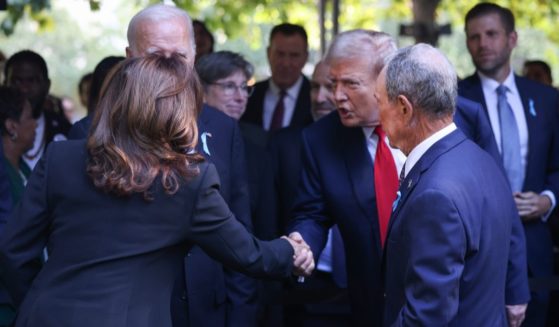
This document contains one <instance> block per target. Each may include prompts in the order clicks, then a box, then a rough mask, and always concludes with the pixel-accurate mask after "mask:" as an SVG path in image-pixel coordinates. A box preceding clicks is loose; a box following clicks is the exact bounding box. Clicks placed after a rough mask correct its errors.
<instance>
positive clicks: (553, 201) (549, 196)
mask: <svg viewBox="0 0 559 327" xmlns="http://www.w3.org/2000/svg"><path fill="white" fill-rule="evenodd" d="M540 195H545V196H547V197H548V198H549V200H550V201H551V208H549V210H548V211H547V212H546V213H545V215H543V216H541V220H542V221H543V222H544V223H545V222H547V220H548V219H549V216H550V215H551V213H552V212H553V209H555V205H556V204H557V202H556V200H555V195H554V194H553V192H551V191H550V190H545V191H543V192H541V193H540Z"/></svg>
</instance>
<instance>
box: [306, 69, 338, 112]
mask: <svg viewBox="0 0 559 327" xmlns="http://www.w3.org/2000/svg"><path fill="white" fill-rule="evenodd" d="M331 89H332V83H331V82H330V80H329V79H328V66H327V65H326V64H325V63H323V62H320V63H318V65H316V67H315V69H314V73H313V75H312V79H311V113H312V116H313V118H314V120H315V121H316V120H318V119H320V118H322V117H324V116H326V115H327V114H329V113H330V112H332V111H333V110H335V109H336V106H335V105H334V102H333V99H332V98H333V95H332V91H331Z"/></svg>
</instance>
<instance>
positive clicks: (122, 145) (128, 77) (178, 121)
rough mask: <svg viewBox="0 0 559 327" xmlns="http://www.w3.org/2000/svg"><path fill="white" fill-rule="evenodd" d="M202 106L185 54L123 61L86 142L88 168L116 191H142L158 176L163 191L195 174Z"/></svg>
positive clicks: (111, 79)
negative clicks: (199, 115) (198, 123)
mask: <svg viewBox="0 0 559 327" xmlns="http://www.w3.org/2000/svg"><path fill="white" fill-rule="evenodd" d="M201 106H202V90H201V86H200V82H199V81H198V77H197V75H196V74H195V72H194V69H193V67H192V65H191V64H189V63H188V61H187V60H186V58H185V57H183V56H181V55H179V54H173V55H171V56H170V57H164V56H162V55H159V54H151V55H148V56H146V57H137V58H131V59H126V60H124V61H122V62H121V63H120V64H119V65H118V66H117V67H115V68H114V69H113V70H111V72H110V73H109V75H108V76H107V78H106V80H105V82H104V85H103V88H102V89H101V96H100V99H99V103H98V106H97V110H96V113H95V116H94V119H93V124H92V128H91V130H92V132H91V134H90V136H89V138H88V141H87V148H88V151H89V155H90V158H89V162H88V164H87V172H88V174H89V175H90V176H91V178H92V179H93V183H94V184H95V186H96V187H98V188H100V189H102V190H104V191H106V192H109V193H113V194H116V195H130V194H133V193H143V194H144V198H145V199H146V200H149V199H151V188H152V186H153V187H156V186H157V185H155V184H154V182H155V180H156V178H157V177H158V176H160V178H161V185H162V187H163V189H164V191H165V193H167V194H174V193H175V192H176V191H177V190H178V188H179V186H180V183H181V180H183V181H184V180H188V179H189V178H190V177H193V176H196V175H197V174H198V172H199V171H198V168H197V166H196V165H194V164H195V163H198V162H201V161H202V160H203V159H202V156H200V155H199V154H197V153H196V152H195V151H194V149H195V147H196V143H197V139H198V129H197V126H196V120H197V118H198V114H199V112H200V109H201Z"/></svg>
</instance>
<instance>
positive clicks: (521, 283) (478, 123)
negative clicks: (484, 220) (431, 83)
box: [454, 96, 530, 304]
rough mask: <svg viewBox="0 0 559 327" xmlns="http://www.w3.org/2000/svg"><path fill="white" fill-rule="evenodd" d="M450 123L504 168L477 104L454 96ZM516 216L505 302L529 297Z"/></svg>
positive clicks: (523, 242) (518, 221)
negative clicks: (452, 122) (454, 101)
mask: <svg viewBox="0 0 559 327" xmlns="http://www.w3.org/2000/svg"><path fill="white" fill-rule="evenodd" d="M454 123H455V124H456V126H457V127H458V128H459V129H460V130H461V131H462V132H463V133H464V135H466V137H467V138H469V139H470V140H471V141H473V142H474V143H476V144H477V145H478V146H479V147H480V148H482V149H483V150H485V152H487V153H488V154H489V155H491V157H493V159H495V162H496V163H497V165H498V166H499V168H501V170H502V171H503V172H504V168H503V166H502V159H501V155H500V153H499V149H498V148H497V143H496V141H495V137H494V136H493V131H492V130H491V125H490V123H489V118H488V117H487V115H486V113H485V111H484V110H483V107H482V106H481V104H479V103H477V102H474V101H471V100H468V99H466V98H464V97H461V96H458V98H457V101H456V112H455V114H454ZM517 217H518V216H517V215H514V219H513V221H512V234H511V244H510V247H511V251H510V254H509V270H508V272H507V288H506V303H507V304H521V303H527V302H528V301H529V299H530V291H529V289H528V273H527V267H526V246H525V237H524V229H523V228H522V223H521V221H520V219H516V218H517Z"/></svg>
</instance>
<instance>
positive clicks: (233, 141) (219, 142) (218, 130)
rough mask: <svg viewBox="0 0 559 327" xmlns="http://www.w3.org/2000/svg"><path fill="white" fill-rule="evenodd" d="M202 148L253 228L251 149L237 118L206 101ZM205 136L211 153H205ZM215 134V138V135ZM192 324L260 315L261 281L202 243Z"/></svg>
mask: <svg viewBox="0 0 559 327" xmlns="http://www.w3.org/2000/svg"><path fill="white" fill-rule="evenodd" d="M198 133H199V134H200V142H199V143H198V151H199V152H200V153H202V154H203V155H204V156H205V157H206V158H207V159H208V160H209V161H210V162H211V163H213V164H214V165H215V166H216V169H217V172H218V175H219V178H220V182H221V189H220V193H221V196H223V199H224V200H225V202H226V203H227V204H228V205H229V207H230V208H231V211H232V212H233V213H234V214H235V216H236V217H237V219H238V220H239V221H240V222H242V223H243V224H244V225H245V226H246V227H247V229H249V230H252V224H251V217H250V199H249V193H248V192H249V191H248V183H247V173H246V161H245V151H244V145H243V139H242V136H241V133H240V130H239V126H238V124H237V122H236V121H235V120H234V119H232V118H231V117H229V116H227V115H225V114H224V113H222V112H220V111H218V110H217V109H215V108H212V107H209V106H207V105H204V108H203V109H202V112H201V113H200V117H199V119H198ZM204 133H207V134H206V136H205V139H206V142H207V144H206V145H207V149H208V151H209V154H208V153H207V152H205V151H204V146H203V143H202V138H203V137H202V135H203V134H204ZM210 135H211V136H210ZM185 272H186V274H185V275H186V288H187V298H186V300H187V302H188V308H189V309H188V311H189V318H190V325H191V326H210V327H211V326H216V327H221V326H251V325H253V324H254V323H255V319H256V318H255V317H256V310H257V307H256V296H257V293H256V291H257V290H256V287H257V286H256V281H255V280H254V279H252V278H249V277H247V276H245V275H243V274H240V273H238V272H234V271H231V270H229V269H224V267H223V266H222V265H221V264H220V263H218V262H217V261H215V260H213V259H211V258H210V257H209V256H208V255H207V254H206V253H204V252H203V251H202V249H200V248H199V247H193V248H192V249H191V251H190V252H189V253H188V255H187V257H186V259H185Z"/></svg>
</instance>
